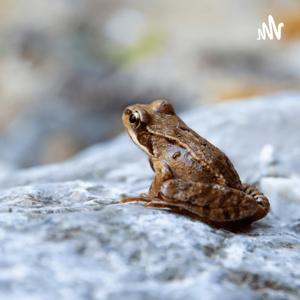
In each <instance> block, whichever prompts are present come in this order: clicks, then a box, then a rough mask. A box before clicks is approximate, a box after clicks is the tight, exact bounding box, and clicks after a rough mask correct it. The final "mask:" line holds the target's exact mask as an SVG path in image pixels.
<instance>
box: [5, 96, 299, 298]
mask: <svg viewBox="0 0 300 300" xmlns="http://www.w3.org/2000/svg"><path fill="white" fill-rule="evenodd" d="M299 97H300V95H299V94H281V95H275V96H270V97H262V98H257V99H250V100H247V101H246V100H245V101H242V102H232V103H226V104H221V105H218V106H215V107H210V108H201V109H195V110H193V111H191V112H186V113H185V114H183V119H184V120H185V121H186V122H187V123H188V124H189V125H190V126H191V127H192V128H193V129H195V130H196V131H198V132H199V133H200V134H202V135H203V136H205V137H207V138H208V139H209V140H211V141H212V142H213V143H215V144H216V145H218V146H219V147H220V148H222V149H223V150H225V152H226V153H227V154H228V155H229V156H230V158H232V160H233V161H234V163H235V165H236V167H237V169H238V171H239V172H240V174H241V176H242V178H243V179H244V180H247V181H249V182H256V183H258V184H259V183H260V185H261V188H262V189H263V190H264V191H265V192H266V194H267V195H268V196H269V197H270V201H271V205H272V207H273V210H272V211H271V212H270V214H269V215H268V216H267V217H266V218H265V219H263V220H261V221H259V222H256V223H254V224H253V225H252V227H251V228H250V229H249V230H247V231H244V232H240V233H233V232H229V231H226V230H221V229H219V230H217V229H214V228H211V227H209V226H207V225H205V224H203V223H201V222H198V221H194V220H191V219H189V218H187V217H184V216H181V215H176V214H173V213H170V212H167V211H163V210H155V209H146V208H144V207H143V205H141V204H126V205H125V204H124V205H122V204H119V203H118V199H120V197H121V196H122V195H124V194H130V195H135V194H137V193H140V192H142V191H146V190H147V188H148V187H149V184H150V182H151V178H152V174H151V170H150V167H149V166H148V162H147V159H146V157H145V155H144V154H143V153H142V152H141V151H140V150H138V149H137V148H136V147H135V146H134V145H132V142H131V141H130V139H129V138H128V137H127V136H125V135H121V136H120V137H118V138H116V139H115V140H112V141H110V142H108V143H104V144H98V145H95V146H93V147H92V148H89V149H87V150H86V151H84V152H82V153H81V154H79V155H77V156H76V157H74V158H73V159H71V160H69V161H66V162H63V163H60V164H56V165H50V166H44V167H36V168H31V169H27V170H10V169H7V170H6V171H5V172H2V173H1V174H0V175H1V178H0V188H1V190H0V211H1V219H0V240H1V255H0V268H1V272H0V297H1V298H3V299H6V298H8V297H9V299H51V300H52V299H56V298H58V299H133V300H134V299H178V300H179V299H202V298H203V299H211V300H214V299H230V300H232V299H295V300H296V299H299V297H300V268H299V264H300V254H299V253H300V251H299V249H300V207H299V205H300V202H299V179H297V178H298V177H297V175H298V176H299V174H300V136H299V130H298V129H299V128H300V119H299V117H298V116H299V114H300V102H299ZM285 188H287V189H288V191H289V192H288V193H284V192H282V190H284V189H285ZM290 195H292V196H290ZM279 207H280V209H279ZM286 211H289V212H293V213H290V214H289V215H287V214H286V213H285V212H286Z"/></svg>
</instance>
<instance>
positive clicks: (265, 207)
mask: <svg viewBox="0 0 300 300" xmlns="http://www.w3.org/2000/svg"><path fill="white" fill-rule="evenodd" d="M243 191H244V192H245V193H246V194H247V195H250V196H251V197H253V198H254V199H255V201H256V203H257V205H258V210H257V212H256V214H255V215H256V217H257V220H258V219H261V218H263V217H264V216H265V215H266V214H267V213H268V212H269V210H270V202H269V200H268V198H267V197H266V196H265V195H264V194H263V193H262V192H260V191H259V190H258V189H257V188H256V187H255V186H253V185H250V184H243Z"/></svg>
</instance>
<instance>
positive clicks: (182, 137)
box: [121, 100, 270, 227]
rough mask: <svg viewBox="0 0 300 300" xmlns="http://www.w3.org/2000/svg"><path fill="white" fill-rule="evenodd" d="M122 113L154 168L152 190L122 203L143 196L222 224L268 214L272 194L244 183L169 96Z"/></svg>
mask: <svg viewBox="0 0 300 300" xmlns="http://www.w3.org/2000/svg"><path fill="white" fill-rule="evenodd" d="M122 118H123V123H124V125H125V127H126V129H127V131H128V134H129V136H130V137H131V139H132V140H133V141H134V143H136V144H137V145H138V146H139V147H140V148H141V149H142V150H143V151H144V152H145V153H146V154H147V155H148V157H149V162H150V165H151V167H152V169H153V170H154V172H155V177H154V180H153V182H152V184H151V187H150V189H149V192H148V194H142V195H140V196H138V197H129V198H125V199H122V200H121V202H122V203H126V202H132V201H143V202H146V203H145V206H146V207H154V208H167V209H169V210H171V211H174V212H177V213H182V214H186V215H189V216H191V217H194V218H197V219H200V220H201V221H204V222H206V223H208V224H211V225H213V226H217V227H230V226H236V225H238V226H242V225H248V224H250V223H252V222H253V221H256V220H258V219H261V218H263V217H264V216H265V215H266V214H267V213H268V211H269V208H270V204H269V201H268V199H267V198H266V197H265V196H264V195H263V194H262V193H260V192H259V191H258V190H257V189H256V188H255V187H254V186H251V185H248V184H242V183H241V180H240V177H239V175H238V173H237V171H236V170H235V168H234V166H233V165H232V163H231V161H230V160H229V159H228V157H227V156H226V155H225V154H224V153H223V152H222V151H221V150H220V149H218V148H217V147H215V146H214V145H212V144H211V143H210V142H208V141H207V140H206V139H204V138H203V137H201V136H200V135H198V134H197V133H196V132H195V131H193V130H192V129H190V128H189V127H188V126H187V125H186V124H185V123H184V122H183V121H182V120H181V119H180V118H179V117H178V116H177V115H176V113H175V111H174V109H173V106H172V105H171V104H170V103H169V102H168V101H166V100H155V101H153V102H152V103H150V104H136V105H132V106H129V107H127V108H126V109H125V111H124V113H123V117H122Z"/></svg>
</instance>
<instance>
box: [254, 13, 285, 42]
mask: <svg viewBox="0 0 300 300" xmlns="http://www.w3.org/2000/svg"><path fill="white" fill-rule="evenodd" d="M261 27H262V28H258V30H257V33H258V37H257V40H258V41H259V40H266V38H267V37H268V38H269V39H270V40H273V38H274V35H275V37H276V39H277V40H280V39H281V29H282V27H284V23H282V22H281V23H279V24H278V26H277V25H276V23H275V20H274V18H273V16H272V15H269V16H268V24H266V23H265V22H263V23H262V25H261Z"/></svg>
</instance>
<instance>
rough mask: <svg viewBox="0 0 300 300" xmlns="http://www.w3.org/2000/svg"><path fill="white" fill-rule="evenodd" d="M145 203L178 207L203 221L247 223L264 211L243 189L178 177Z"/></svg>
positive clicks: (259, 216) (163, 185) (171, 207)
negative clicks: (184, 179) (155, 197)
mask: <svg viewBox="0 0 300 300" xmlns="http://www.w3.org/2000/svg"><path fill="white" fill-rule="evenodd" d="M265 199H266V198H265ZM146 206H148V207H161V208H163V207H165V208H169V209H171V210H172V209H174V208H177V209H181V210H182V212H183V213H184V212H189V213H191V214H193V215H195V216H197V217H198V218H199V219H201V220H203V221H207V222H213V223H216V224H221V223H230V222H237V221H242V220H245V221H247V222H248V223H251V222H253V221H255V220H258V219H260V218H262V217H263V216H264V215H265V214H266V213H267V212H263V208H262V207H261V206H260V204H259V203H258V202H257V199H256V198H255V197H254V196H253V195H251V194H250V193H248V192H247V191H241V190H237V189H233V188H230V187H226V186H221V185H217V184H207V183H201V182H185V181H183V180H180V179H171V180H167V181H166V182H164V183H163V184H162V185H161V189H160V199H153V200H151V201H150V202H148V203H147V204H146Z"/></svg>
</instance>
